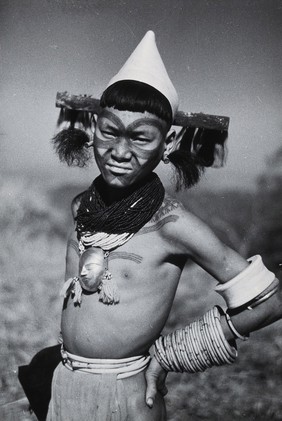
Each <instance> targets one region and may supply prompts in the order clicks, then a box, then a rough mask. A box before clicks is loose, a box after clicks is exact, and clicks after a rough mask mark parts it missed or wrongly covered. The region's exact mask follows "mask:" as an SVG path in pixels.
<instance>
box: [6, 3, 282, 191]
mask: <svg viewBox="0 0 282 421" xmlns="http://www.w3.org/2000/svg"><path fill="white" fill-rule="evenodd" d="M149 29H151V30H153V31H154V32H155V34H156V40H157V45H158V48H159V51H160V54H161V56H162V58H163V61H164V63H165V65H166V67H167V70H168V73H169V75H170V77H171V79H172V81H173V83H174V85H175V87H176V89H177V91H178V93H179V97H180V109H181V110H183V111H190V112H204V113H208V114H218V115H225V116H229V117H230V130H229V139H228V151H229V153H228V160H227V163H226V165H225V167H224V168H223V169H210V170H208V171H207V172H206V175H205V177H204V178H203V180H202V181H201V184H200V185H201V186H202V187H207V188H239V189H251V188H253V187H255V186H256V180H257V177H258V176H259V175H260V174H261V173H262V172H263V171H265V168H266V159H267V157H269V156H271V155H273V154H274V153H275V151H276V150H277V149H278V148H279V147H280V146H281V137H282V136H281V128H282V122H281V117H282V116H281V109H282V107H281V105H282V95H281V94H282V71H281V68H282V1H281V0H236V1H234V0H138V1H137V0H80V1H78V0H0V41H1V50H0V54H1V58H0V71H1V82H0V84H1V85H0V90H1V110H0V111H1V113H0V134H1V136H0V173H1V174H2V176H5V174H17V175H20V176H26V175H30V176H32V177H34V178H35V179H42V180H45V181H47V180H48V182H50V183H51V184H53V185H56V184H60V183H64V182H69V183H73V182H75V183H78V184H79V183H85V182H86V183H87V182H88V184H89V182H90V181H91V180H92V179H93V178H94V176H95V175H97V170H96V168H95V164H94V163H93V165H91V166H90V167H89V168H88V169H86V170H85V169H77V168H74V169H70V168H67V167H65V166H64V165H63V164H61V163H59V161H58V159H57V157H56V156H55V154H54V152H53V149H52V145H51V142H50V139H51V138H52V136H53V135H54V132H55V128H56V120H57V117H58V109H56V108H55V97H56V92H57V91H65V90H67V91H69V92H70V93H73V94H91V95H93V96H94V97H99V96H100V94H101V93H102V91H103V90H104V89H105V87H106V85H107V83H108V81H109V80H110V79H111V77H112V76H113V75H114V74H115V73H117V71H118V70H119V69H120V67H121V66H122V65H123V63H124V62H125V60H126V59H127V58H128V56H129V55H130V54H131V52H132V51H133V50H134V48H135V47H136V45H137V44H138V43H139V41H140V40H141V39H142V37H143V36H144V34H145V32H146V31H147V30H149ZM160 175H161V177H163V179H164V181H165V182H169V181H168V180H169V177H170V176H171V173H170V172H169V171H167V166H166V167H164V166H161V167H160Z"/></svg>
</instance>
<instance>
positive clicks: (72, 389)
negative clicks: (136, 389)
mask: <svg viewBox="0 0 282 421" xmlns="http://www.w3.org/2000/svg"><path fill="white" fill-rule="evenodd" d="M62 357H63V362H62V363H60V364H59V366H58V367H57V369H56V371H55V373H54V377H53V382H52V397H51V402H50V405H49V412H48V416H47V421H59V420H60V421H61V420H68V421H77V420H83V421H126V420H128V408H127V404H128V401H129V400H130V389H129V388H128V387H126V386H124V382H123V380H124V379H127V378H130V377H132V378H133V376H135V377H136V379H138V377H139V375H143V377H144V374H143V373H142V371H144V370H145V369H146V367H147V366H148V364H149V362H150V356H149V355H144V356H138V357H131V358H123V359H118V360H114V359H111V360H105V359H103V360H100V359H89V358H83V357H79V356H77V355H73V354H70V353H69V352H66V351H64V350H63V351H62ZM139 373H140V374H139ZM137 382H140V381H139V380H137ZM142 398H143V397H142Z"/></svg>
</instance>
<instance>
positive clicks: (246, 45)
mask: <svg viewBox="0 0 282 421" xmlns="http://www.w3.org/2000/svg"><path fill="white" fill-rule="evenodd" d="M149 29H152V30H153V31H154V32H155V33H156V39H157V44H158V48H159V50H160V53H161V55H162V58H163V60H164V62H165V64H166V67H167V69H168V73H169V74H170V76H171V79H172V80H173V82H174V84H175V87H176V89H177V91H178V92H179V96H180V109H181V110H183V111H191V112H204V113H209V114H218V115H226V116H229V117H230V130H229V139H228V150H229V154H228V159H227V162H226V165H225V166H224V168H221V169H210V170H208V171H206V173H205V174H204V176H203V178H202V180H201V181H200V183H199V184H198V185H197V186H196V187H194V188H193V189H191V190H189V191H188V192H181V193H178V194H177V197H179V198H180V199H181V200H182V201H183V203H184V204H185V206H186V207H187V208H189V209H190V210H192V211H193V212H194V213H196V214H197V215H199V216H200V217H201V218H202V219H203V220H205V221H206V222H207V223H208V224H209V225H210V226H211V227H212V228H213V229H214V230H215V232H216V233H217V235H218V236H219V237H220V238H221V239H222V240H223V241H224V242H226V243H227V244H228V245H230V246H232V247H233V248H235V249H236V250H238V251H239V252H240V253H242V254H243V255H244V256H249V255H251V254H255V253H260V254H262V256H263V259H264V261H265V263H266V264H267V265H268V267H269V268H270V269H272V270H274V271H275V272H276V273H277V275H278V276H280V274H279V267H280V266H279V264H280V263H282V251H281V246H282V236H281V234H282V196H281V181H282V165H281V164H282V146H281V128H282V122H281V109H282V107H281V105H282V104H281V103H282V100H281V98H282V96H281V94H282V92H281V87H282V73H281V67H282V45H281V44H282V3H281V1H280V0H237V1H236V2H234V1H232V0H217V1H216V0H174V1H169V0H154V1H153V0H139V1H136V0H116V1H114V0H80V1H78V0H22V1H21V0H0V34H1V35H0V36H1V50H0V52H1V60H0V69H1V86H0V89H1V105H0V106H1V113H0V135H1V137H0V176H1V181H0V229H1V238H2V246H1V248H0V264H1V273H0V287H1V295H0V317H1V321H2V323H1V324H0V354H1V357H2V358H1V360H0V373H1V374H0V386H1V395H0V419H1V420H2V419H3V420H13V419H15V420H29V419H34V418H33V417H34V416H33V415H32V414H29V412H28V411H27V406H26V401H25V400H24V399H23V397H24V394H23V391H22V389H21V387H20V385H19V383H18V380H17V370H18V366H20V365H24V364H27V363H28V362H29V361H30V359H31V358H32V356H33V355H34V354H35V353H36V352H37V351H39V350H40V349H42V348H44V347H47V346H49V345H53V344H55V343H56V341H57V337H58V333H59V319H60V310H61V304H62V303H61V300H60V297H59V295H58V293H59V290H60V287H61V284H62V281H63V278H64V259H65V244H66V236H67V232H68V230H69V227H70V225H71V224H72V222H71V216H70V201H71V199H72V198H73V197H74V196H75V195H76V194H77V193H79V192H80V191H82V190H83V189H85V188H86V187H88V185H89V184H90V183H91V181H92V180H93V178H94V177H95V176H96V175H97V170H96V167H95V164H94V162H93V164H91V165H90V166H89V167H88V168H86V169H78V168H72V169H70V168H67V167H65V166H64V165H63V164H61V163H60V162H59V160H58V159H57V157H56V156H55V155H54V152H53V149H52V144H51V141H50V140H51V138H52V136H53V135H54V132H55V129H56V120H57V117H58V109H56V108H55V97H56V92H57V91H65V90H67V91H69V92H70V93H73V94H92V95H93V96H94V97H99V96H100V94H101V93H102V91H103V90H104V88H105V86H106V84H107V82H108V81H109V79H110V78H111V77H112V76H113V75H114V74H115V73H116V72H117V71H118V70H119V69H120V67H121V66H122V65H123V63H124V61H125V60H126V59H127V58H128V56H129V54H130V53H131V52H132V51H133V49H134V48H135V46H136V45H137V44H138V42H139V41H140V40H141V38H142V37H143V35H144V34H145V32H146V31H147V30H149ZM167 167H168V166H165V167H164V166H162V165H160V167H159V169H158V173H159V175H160V177H161V178H162V180H163V182H164V184H165V186H166V188H167V189H168V190H169V191H170V192H171V193H172V194H175V193H174V183H173V173H172V172H171V171H168V169H167ZM164 170H165V171H164ZM187 269H188V268H187ZM189 270H191V271H192V275H191V274H189V279H188V278H187V275H186V271H185V272H184V274H183V277H182V279H181V282H180V287H179V291H178V294H177V297H176V301H175V304H174V307H173V310H172V313H171V317H170V319H169V321H168V323H167V327H166V329H169V330H170V329H174V328H175V327H177V326H181V325H183V324H187V323H188V322H190V321H192V320H193V319H194V318H196V317H197V316H199V315H200V314H202V313H203V311H206V310H207V309H208V308H210V307H211V306H212V305H213V304H215V303H219V304H223V303H222V302H221V301H220V298H219V297H217V296H216V294H215V293H214V292H213V286H214V285H215V281H214V279H211V278H210V277H209V276H207V275H206V274H205V273H204V272H203V271H201V270H200V269H199V268H196V267H189ZM280 329H281V323H280V322H279V323H277V324H276V325H274V326H271V327H269V328H266V329H264V330H263V331H261V332H258V333H254V334H253V335H251V339H250V340H249V342H248V343H243V344H241V343H240V344H239V359H238V363H236V364H235V365H234V366H233V367H228V368H219V369H215V370H210V371H209V372H207V373H201V374H197V375H192V376H191V375H186V374H183V375H170V376H169V380H168V382H169V390H170V392H169V394H168V397H167V404H168V414H169V420H174V421H180V420H181V421H182V420H184V421H185V420H190V421H191V420H192V421H193V420H204V419H208V420H219V419H225V420H268V419H269V420H270V419H271V420H281V419H282V403H281V398H280V390H281V386H282V381H281V367H282V361H281V359H282V352H281V351H282V337H281V335H280ZM2 414H4V415H2Z"/></svg>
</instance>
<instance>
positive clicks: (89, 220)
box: [76, 173, 165, 304]
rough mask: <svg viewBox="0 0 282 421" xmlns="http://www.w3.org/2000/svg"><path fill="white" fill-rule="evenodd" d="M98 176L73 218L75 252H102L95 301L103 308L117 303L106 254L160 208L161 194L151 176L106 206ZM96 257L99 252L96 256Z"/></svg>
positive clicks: (140, 226) (122, 242)
mask: <svg viewBox="0 0 282 421" xmlns="http://www.w3.org/2000/svg"><path fill="white" fill-rule="evenodd" d="M104 188H105V184H104V181H103V179H102V176H101V175H100V176H99V177H97V178H96V179H95V180H94V182H93V183H92V185H91V186H90V187H89V189H88V190H87V191H86V192H85V193H84V194H83V196H82V199H81V203H80V206H79V208H78V211H77V216H76V231H77V236H78V240H79V249H80V253H81V254H82V253H83V251H84V250H85V249H87V248H89V247H93V248H96V249H97V254H98V250H99V249H102V250H103V251H104V261H103V262H101V264H103V265H104V276H103V278H102V281H101V284H100V287H99V299H100V301H102V302H103V303H104V304H116V303H118V302H119V294H118V289H117V285H116V283H115V281H114V279H113V277H112V274H111V273H110V271H109V269H108V257H109V254H110V252H111V251H112V250H113V249H116V248H117V247H120V246H121V245H122V244H124V243H126V242H127V241H129V240H130V238H132V237H133V235H134V234H135V233H136V232H137V231H139V230H140V229H141V228H142V227H143V226H144V225H145V224H146V223H147V222H149V221H150V219H151V218H152V217H153V215H154V214H155V213H156V212H157V210H158V209H159V208H160V206H161V204H162V202H163V199H164V195H165V190H164V187H163V185H162V183H161V181H160V179H159V177H158V176H157V175H156V174H155V173H151V174H150V175H149V176H148V177H147V178H146V180H142V184H141V182H140V183H138V185H136V188H135V190H134V191H133V192H132V193H131V194H129V195H128V196H126V197H124V198H122V199H120V200H117V201H115V202H113V203H112V204H110V205H107V204H106V203H105V201H104V200H103V189H104ZM99 253H100V252H99Z"/></svg>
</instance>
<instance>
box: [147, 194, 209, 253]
mask: <svg viewBox="0 0 282 421" xmlns="http://www.w3.org/2000/svg"><path fill="white" fill-rule="evenodd" d="M150 223H154V224H158V225H159V231H160V234H161V235H162V237H163V238H164V239H165V240H166V241H168V242H169V243H170V244H172V245H173V246H174V247H175V248H176V249H177V250H178V252H180V253H185V254H190V255H194V254H195V253H197V252H198V251H199V250H200V249H203V248H205V247H204V245H207V244H213V245H214V246H215V235H214V233H213V231H212V230H211V229H210V227H209V226H208V225H207V223H205V222H204V221H202V220H201V219H200V218H199V217H197V216H196V215H195V214H193V213H192V212H190V211H189V210H187V209H186V208H185V207H184V206H183V204H182V203H181V202H180V201H178V200H177V199H175V198H173V197H171V196H169V195H166V196H165V199H164V201H163V203H162V206H161V207H160V209H159V210H158V212H156V214H155V215H154V217H153V218H152V219H151V221H150Z"/></svg>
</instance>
